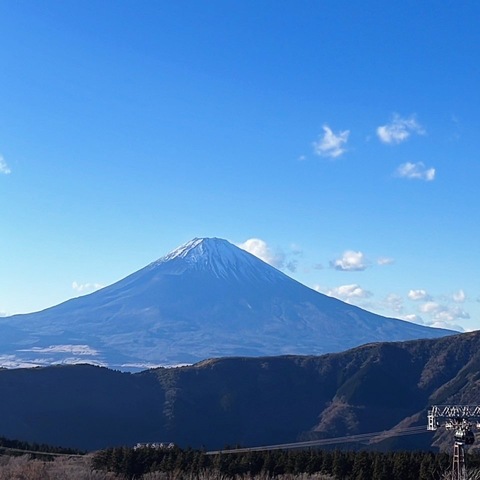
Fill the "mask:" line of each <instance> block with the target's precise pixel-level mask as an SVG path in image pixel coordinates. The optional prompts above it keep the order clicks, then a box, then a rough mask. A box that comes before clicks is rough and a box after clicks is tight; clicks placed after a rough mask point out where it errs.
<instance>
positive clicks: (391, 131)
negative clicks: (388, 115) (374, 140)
mask: <svg viewBox="0 0 480 480" xmlns="http://www.w3.org/2000/svg"><path fill="white" fill-rule="evenodd" d="M425 133H426V132H425V129H424V128H423V127H422V126H421V125H420V124H419V123H418V122H417V120H416V118H415V115H410V117H405V118H402V117H401V116H400V115H398V114H396V113H395V114H394V115H393V118H392V121H391V122H390V123H387V124H386V125H381V126H379V127H378V128H377V136H378V138H379V139H380V141H381V142H383V143H386V144H390V145H395V144H399V143H402V142H404V141H405V140H407V139H408V138H409V137H410V136H411V135H412V134H417V135H425Z"/></svg>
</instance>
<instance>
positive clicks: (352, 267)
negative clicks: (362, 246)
mask: <svg viewBox="0 0 480 480" xmlns="http://www.w3.org/2000/svg"><path fill="white" fill-rule="evenodd" d="M330 265H331V266H332V267H333V268H335V270H341V271H344V272H351V271H362V270H365V269H366V268H367V266H368V263H367V261H366V259H365V255H364V254H363V253H362V252H355V251H354V250H347V251H345V252H343V255H342V256H341V257H340V258H337V259H336V260H331V261H330Z"/></svg>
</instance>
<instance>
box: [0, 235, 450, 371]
mask: <svg viewBox="0 0 480 480" xmlns="http://www.w3.org/2000/svg"><path fill="white" fill-rule="evenodd" d="M452 333H455V332H451V331H447V330H440V329H433V328H428V327H424V326H420V325H416V324H413V323H409V322H405V321H401V320H396V319H391V318H385V317H382V316H379V315H376V314H373V313H370V312H367V311H365V310H362V309H360V308H358V307H354V306H352V305H349V304H346V303H344V302H341V301H339V300H336V299H334V298H331V297H328V296H325V295H322V294H320V293H318V292H316V291H314V290H312V289H310V288H308V287H305V286H304V285H302V284H300V283H298V282H296V281H295V280H293V279H291V278H290V277H288V276H287V275H285V274H283V273H282V272H280V271H278V270H277V269H275V268H273V267H271V266H270V265H268V264H266V263H264V262H263V261H262V260H259V259H258V258H256V257H255V256H253V255H251V254H250V253H248V252H246V251H244V250H242V249H240V248H238V247H236V246H234V245H232V244H231V243H229V242H227V241H226V240H222V239H217V238H195V239H194V240H191V241H190V242H188V243H186V244H185V245H182V246H181V247H179V248H177V249H176V250H174V251H172V252H171V253H169V254H168V255H166V256H164V257H162V258H160V259H159V260H157V261H155V262H153V263H151V264H150V265H147V266H146V267H145V268H143V269H141V270H139V271H138V272H136V273H133V274H132V275H130V276H128V277H126V278H124V279H123V280H120V281H119V282H117V283H114V284H113V285H110V286H108V287H105V288H103V289H101V290H98V291H97V292H94V293H92V294H90V295H85V296H83V297H79V298H75V299H72V300H69V301H67V302H64V303H62V304H60V305H57V306H55V307H51V308H48V309H46V310H43V311H41V312H36V313H31V314H27V315H14V316H12V317H6V318H2V319H0V365H3V366H20V365H47V364H53V363H79V362H88V363H96V364H101V365H107V366H110V367H114V368H120V369H129V368H132V369H136V368H146V367H149V366H156V365H176V364H182V363H194V362H197V361H200V360H203V359H205V358H210V357H221V356H265V355H283V354H305V355H317V354H322V353H327V352H337V351H342V350H345V349H348V348H351V347H354V346H358V345H360V344H364V343H369V342H377V341H397V340H409V339H415V338H433V337H441V336H445V335H449V334H452Z"/></svg>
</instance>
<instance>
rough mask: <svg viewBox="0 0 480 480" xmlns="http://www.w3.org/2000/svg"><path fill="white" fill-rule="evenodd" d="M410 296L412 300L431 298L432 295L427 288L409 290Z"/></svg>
mask: <svg viewBox="0 0 480 480" xmlns="http://www.w3.org/2000/svg"><path fill="white" fill-rule="evenodd" d="M408 298H409V299H410V300H415V301H417V300H431V298H432V297H431V296H430V295H429V294H428V293H427V292H426V290H421V289H420V290H409V292H408Z"/></svg>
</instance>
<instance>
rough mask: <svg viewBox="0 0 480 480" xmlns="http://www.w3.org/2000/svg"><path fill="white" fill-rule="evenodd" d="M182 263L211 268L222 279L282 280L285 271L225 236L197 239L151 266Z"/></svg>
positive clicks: (184, 266)
mask: <svg viewBox="0 0 480 480" xmlns="http://www.w3.org/2000/svg"><path fill="white" fill-rule="evenodd" d="M177 264H181V265H182V268H180V270H181V271H185V270H197V271H210V272H211V273H213V274H214V275H215V276H216V277H218V278H223V279H226V278H232V277H235V278H237V279H239V278H242V277H243V278H245V277H249V279H250V280H252V279H253V278H256V279H261V280H262V281H267V282H268V281H273V280H275V279H276V280H278V279H279V278H278V277H279V276H280V277H284V274H283V273H282V272H280V271H279V270H277V269H275V268H274V267H272V266H270V265H268V264H267V263H265V262H264V261H263V260H261V259H259V258H257V257H255V256H254V255H252V254H251V253H248V252H246V251H245V250H242V249H241V248H239V247H237V246H235V245H233V244H232V243H230V242H228V241H227V240H224V239H221V238H194V239H193V240H190V241H189V242H187V243H185V244H183V245H181V246H180V247H178V248H176V249H175V250H173V251H172V252H170V253H168V254H167V255H165V256H164V257H162V258H160V259H159V260H157V261H156V262H153V264H151V267H154V268H156V267H162V266H165V267H166V266H168V267H169V268H173V266H174V265H177Z"/></svg>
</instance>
